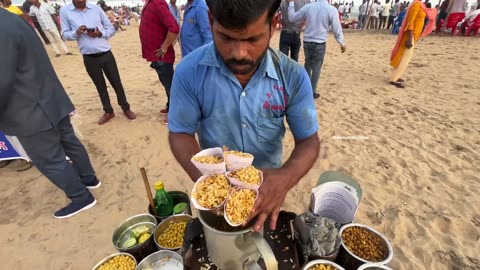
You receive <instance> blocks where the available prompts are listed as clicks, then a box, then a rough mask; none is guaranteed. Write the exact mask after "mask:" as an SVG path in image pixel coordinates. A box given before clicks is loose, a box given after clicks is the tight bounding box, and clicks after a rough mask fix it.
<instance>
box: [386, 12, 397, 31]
mask: <svg viewBox="0 0 480 270" xmlns="http://www.w3.org/2000/svg"><path fill="white" fill-rule="evenodd" d="M394 19H395V17H393V16H392V15H390V16H388V23H387V29H390V27H393V20H394Z"/></svg>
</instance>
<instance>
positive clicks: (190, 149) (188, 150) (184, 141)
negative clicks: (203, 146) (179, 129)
mask: <svg viewBox="0 0 480 270" xmlns="http://www.w3.org/2000/svg"><path fill="white" fill-rule="evenodd" d="M168 142H169V143H170V150H172V153H173V155H174V156H175V159H176V160H177V162H178V163H180V165H181V166H182V168H183V169H184V170H185V172H186V173H187V174H188V175H189V176H190V178H191V179H192V181H194V182H195V181H197V179H198V178H199V177H200V176H202V174H201V173H200V171H199V170H198V169H197V168H196V167H195V165H193V163H192V162H191V161H190V160H191V159H192V156H194V155H195V154H196V153H198V152H199V151H200V146H199V145H198V142H197V140H195V137H194V136H193V135H190V134H184V133H173V132H169V133H168Z"/></svg>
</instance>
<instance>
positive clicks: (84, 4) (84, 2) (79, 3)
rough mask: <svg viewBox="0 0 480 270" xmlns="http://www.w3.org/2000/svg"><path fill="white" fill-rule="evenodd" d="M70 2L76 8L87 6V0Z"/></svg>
mask: <svg viewBox="0 0 480 270" xmlns="http://www.w3.org/2000/svg"><path fill="white" fill-rule="evenodd" d="M72 2H73V5H74V6H75V7H76V8H85V7H86V6H87V0H72Z"/></svg>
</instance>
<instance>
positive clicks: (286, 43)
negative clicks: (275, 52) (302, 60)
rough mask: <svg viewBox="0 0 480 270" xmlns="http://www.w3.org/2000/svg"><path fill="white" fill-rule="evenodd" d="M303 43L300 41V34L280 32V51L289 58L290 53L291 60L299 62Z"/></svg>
mask: <svg viewBox="0 0 480 270" xmlns="http://www.w3.org/2000/svg"><path fill="white" fill-rule="evenodd" d="M301 46H302V41H301V40H300V33H299V32H288V31H284V30H282V32H280V46H279V47H280V51H281V52H283V53H284V54H286V55H287V56H288V52H289V51H290V58H292V59H293V60H295V61H297V62H298V54H299V52H300V47H301Z"/></svg>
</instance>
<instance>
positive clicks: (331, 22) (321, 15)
mask: <svg viewBox="0 0 480 270" xmlns="http://www.w3.org/2000/svg"><path fill="white" fill-rule="evenodd" d="M288 18H289V19H290V21H292V22H299V21H303V20H306V23H305V24H306V26H305V33H304V37H303V40H304V41H307V42H316V43H325V42H327V38H328V31H329V29H330V27H332V32H333V35H334V36H335V39H336V40H337V42H338V43H339V44H340V45H342V46H343V45H345V40H344V38H343V31H342V24H341V23H340V18H339V16H338V10H337V9H336V8H335V7H334V6H332V5H330V4H329V3H328V2H327V1H326V0H319V1H317V2H314V3H310V4H306V5H305V6H303V8H301V9H300V10H299V11H298V12H295V7H294V3H293V2H290V4H289V6H288Z"/></svg>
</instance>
